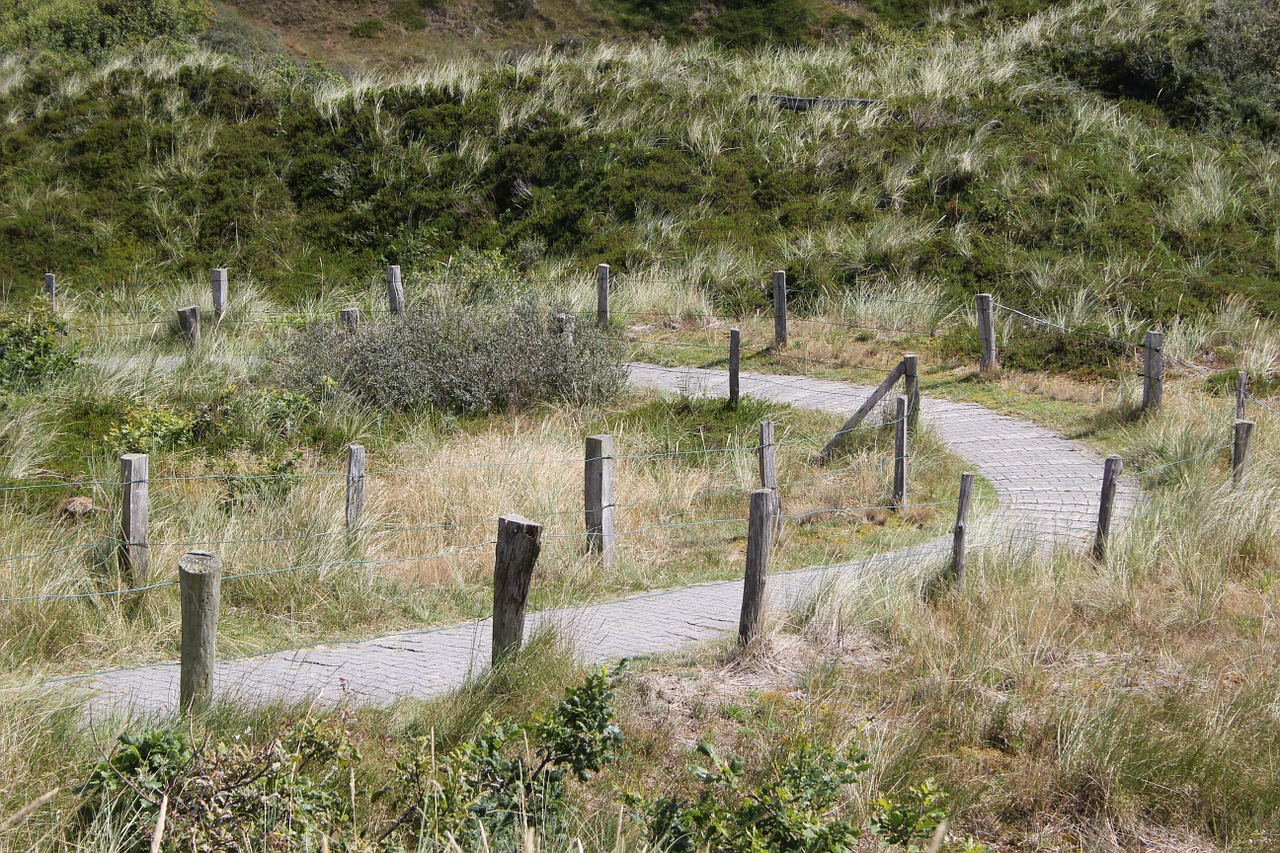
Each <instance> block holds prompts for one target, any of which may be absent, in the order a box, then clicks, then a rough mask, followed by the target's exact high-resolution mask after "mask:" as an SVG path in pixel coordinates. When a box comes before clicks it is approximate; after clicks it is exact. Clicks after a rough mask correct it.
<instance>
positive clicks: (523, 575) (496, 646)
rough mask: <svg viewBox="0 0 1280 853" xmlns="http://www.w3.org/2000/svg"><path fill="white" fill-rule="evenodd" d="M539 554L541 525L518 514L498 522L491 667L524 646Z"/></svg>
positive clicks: (505, 517)
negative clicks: (525, 618) (525, 620)
mask: <svg viewBox="0 0 1280 853" xmlns="http://www.w3.org/2000/svg"><path fill="white" fill-rule="evenodd" d="M541 552H542V525H541V524H537V523H535V522H532V521H530V520H529V519H527V518H524V517H522V516H519V515H504V516H503V517H502V518H499V519H498V546H497V549H496V554H495V557H494V564H493V649H492V652H493V654H492V661H493V664H494V665H495V666H496V665H497V664H498V663H499V661H501V660H502V658H503V657H505V656H506V655H507V654H509V653H511V652H514V651H516V650H518V649H519V648H520V646H521V645H522V644H523V643H524V615H525V606H526V605H527V603H528V600H529V584H530V582H531V581H532V580H533V568H534V566H535V565H537V562H538V554H540V553H541Z"/></svg>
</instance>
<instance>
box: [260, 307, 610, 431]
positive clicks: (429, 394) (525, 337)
mask: <svg viewBox="0 0 1280 853" xmlns="http://www.w3.org/2000/svg"><path fill="white" fill-rule="evenodd" d="M516 301H518V302H520V303H521V304H519V305H518V306H516V307H505V306H496V305H484V304H474V305H456V304H451V305H446V306H440V307H435V308H431V309H419V310H410V311H409V312H407V313H406V314H404V315H402V316H400V317H392V318H389V319H385V320H380V321H371V322H367V323H364V324H362V325H361V327H360V328H359V330H358V331H356V332H354V333H353V332H348V331H346V330H344V329H341V328H339V327H338V326H336V325H333V324H325V325H316V326H312V327H310V328H308V329H306V330H304V331H303V332H302V333H301V334H300V335H299V336H298V337H297V338H296V339H295V340H294V341H293V343H292V345H291V346H290V347H289V348H288V349H287V350H286V351H285V352H284V353H283V355H282V358H281V360H280V370H279V374H278V376H277V381H278V383H279V384H280V386H281V387H282V388H286V389H289V390H292V391H296V392H299V393H302V394H306V395H308V396H309V397H311V398H312V399H324V398H325V397H327V396H328V395H330V394H332V393H334V392H336V391H339V390H341V391H343V392H346V393H348V394H350V395H351V396H353V397H354V398H356V399H357V400H359V401H360V402H362V403H364V404H366V405H371V406H376V407H379V408H383V409H389V410H399V411H403V410H410V409H416V408H419V407H422V406H431V407H434V408H437V409H440V410H442V411H447V412H452V413H457V414H485V413H490V412H499V411H503V410H506V409H512V408H514V409H520V408H525V407H528V406H531V405H534V404H537V403H545V402H562V401H563V402H569V403H575V404H589V403H598V402H602V401H605V400H608V399H610V398H611V397H612V396H613V395H615V394H616V393H617V392H618V391H619V390H620V389H621V387H622V384H623V382H624V381H625V374H624V371H623V368H622V364H621V353H620V350H619V348H618V346H617V345H616V343H615V342H614V341H613V340H612V339H611V338H609V337H606V336H605V335H604V334H603V333H602V332H600V331H598V330H596V329H595V328H593V327H589V326H586V325H585V324H584V325H583V326H582V327H580V328H578V329H577V330H576V331H575V332H573V333H572V334H567V333H565V332H563V331H561V330H560V329H559V328H558V322H557V319H556V316H555V313H556V312H547V311H546V310H544V309H543V308H542V307H541V306H539V305H538V304H537V303H536V302H526V301H521V300H516Z"/></svg>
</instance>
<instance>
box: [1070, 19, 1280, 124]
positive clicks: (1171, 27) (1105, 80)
mask: <svg viewBox="0 0 1280 853" xmlns="http://www.w3.org/2000/svg"><path fill="white" fill-rule="evenodd" d="M1050 55H1051V58H1052V62H1053V65H1054V67H1055V68H1056V69H1057V70H1058V71H1060V72H1062V73H1063V74H1065V75H1066V76H1067V77H1070V78H1071V79H1074V80H1078V81H1080V82H1081V83H1084V84H1085V85H1087V86H1090V87H1092V88H1095V89H1098V90H1099V91H1102V92H1105V93H1107V94H1109V95H1114V96H1117V97H1123V98H1132V99H1134V100H1140V101H1146V102H1148V103H1151V104H1155V105H1156V106H1158V107H1159V108H1160V109H1161V110H1162V111H1163V112H1164V113H1165V114H1166V115H1167V116H1168V117H1169V118H1170V119H1172V120H1173V121H1175V122H1182V123H1189V124H1228V125H1242V126H1245V127H1249V128H1252V129H1253V130H1254V131H1256V132H1258V133H1260V134H1262V135H1264V136H1270V135H1272V134H1274V133H1275V132H1276V131H1277V129H1280V3H1278V2H1277V0H1214V2H1213V4H1212V5H1211V6H1210V7H1209V9H1208V10H1207V12H1206V13H1205V15H1204V18H1203V19H1202V20H1190V19H1185V18H1181V17H1178V16H1177V15H1174V14H1171V13H1168V12H1165V13H1164V14H1162V15H1161V16H1159V17H1158V18H1157V20H1156V21H1155V23H1154V24H1153V25H1152V26H1151V27H1148V28H1134V29H1132V30H1119V31H1117V30H1099V31H1098V32H1096V33H1094V34H1092V35H1091V37H1089V38H1084V39H1080V40H1075V41H1072V42H1071V43H1069V44H1064V45H1060V46H1058V47H1056V48H1054V49H1052V50H1051V51H1050Z"/></svg>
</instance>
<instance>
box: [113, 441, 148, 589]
mask: <svg viewBox="0 0 1280 853" xmlns="http://www.w3.org/2000/svg"><path fill="white" fill-rule="evenodd" d="M149 485H150V477H149V476H148V459H147V454H145V453H126V454H125V455H123V456H121V457H120V551H119V556H118V564H119V566H120V576H121V577H123V578H125V579H126V580H127V582H128V583H130V584H131V585H133V586H134V587H140V586H146V584H147V581H148V580H149V579H150V575H151V548H150V546H149V545H148V542H147V528H148V521H147V513H148V501H149Z"/></svg>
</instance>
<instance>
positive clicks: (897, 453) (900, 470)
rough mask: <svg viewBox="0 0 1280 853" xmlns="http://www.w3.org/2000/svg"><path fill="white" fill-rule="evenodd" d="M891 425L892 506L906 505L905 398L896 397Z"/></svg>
mask: <svg viewBox="0 0 1280 853" xmlns="http://www.w3.org/2000/svg"><path fill="white" fill-rule="evenodd" d="M894 411H895V418H894V425H893V500H892V501H891V503H892V504H893V506H894V508H896V509H902V508H903V507H905V506H906V505H907V452H908V447H909V443H908V440H907V432H908V430H907V398H906V397H898V398H897V405H896V406H895V407H894Z"/></svg>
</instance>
